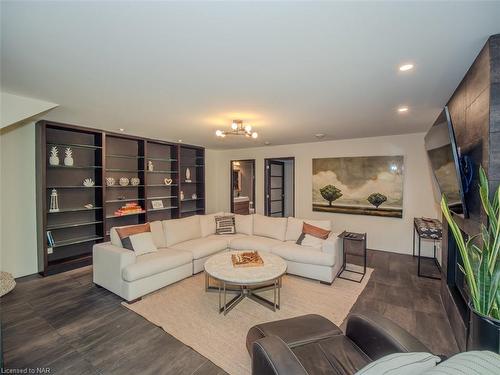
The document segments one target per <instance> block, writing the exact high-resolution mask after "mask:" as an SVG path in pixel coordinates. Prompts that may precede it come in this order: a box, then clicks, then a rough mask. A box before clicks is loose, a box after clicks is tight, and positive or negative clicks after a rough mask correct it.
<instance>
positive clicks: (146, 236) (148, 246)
mask: <svg viewBox="0 0 500 375" xmlns="http://www.w3.org/2000/svg"><path fill="white" fill-rule="evenodd" d="M129 238H130V243H131V245H132V249H134V253H135V255H136V256H140V255H144V254H148V253H152V252H154V251H157V250H158V249H157V248H156V245H155V244H154V242H153V236H152V235H151V232H143V233H137V234H133V235H131V236H130V237H129ZM125 246H126V245H125Z"/></svg>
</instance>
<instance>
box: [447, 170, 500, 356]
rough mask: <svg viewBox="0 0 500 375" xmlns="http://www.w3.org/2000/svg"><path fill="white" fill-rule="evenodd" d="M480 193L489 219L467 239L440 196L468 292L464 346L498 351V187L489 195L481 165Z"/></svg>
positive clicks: (499, 318) (499, 319)
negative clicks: (467, 318)
mask: <svg viewBox="0 0 500 375" xmlns="http://www.w3.org/2000/svg"><path fill="white" fill-rule="evenodd" d="M479 194H480V197H481V203H482V206H483V209H484V211H485V212H486V214H487V216H488V223H487V225H484V224H481V233H479V234H477V235H476V236H472V237H471V238H469V239H468V240H465V239H464V237H463V235H462V232H461V230H460V228H459V227H458V225H457V223H455V221H454V220H453V217H452V215H451V212H450V209H449V208H448V202H447V199H446V196H445V195H443V197H442V199H441V210H442V211H443V214H444V216H445V217H446V220H447V221H448V224H449V227H450V230H451V232H452V233H453V237H454V238H455V241H456V243H457V247H458V249H459V251H460V255H461V257H462V262H463V266H462V265H460V264H459V268H460V270H461V271H462V272H463V273H464V275H465V280H466V282H467V287H468V291H469V296H470V301H469V308H470V321H469V333H468V337H467V350H474V349H481V350H491V351H493V352H496V353H500V288H499V284H500V256H499V254H498V253H499V249H500V209H499V202H500V187H499V188H498V189H497V190H496V192H495V194H494V195H493V197H492V199H490V192H489V187H488V178H487V177H486V173H485V172H484V170H483V168H482V167H481V168H480V169H479ZM477 240H480V241H477ZM476 243H480V246H478V245H477V244H476Z"/></svg>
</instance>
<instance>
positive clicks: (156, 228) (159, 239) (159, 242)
mask: <svg viewBox="0 0 500 375" xmlns="http://www.w3.org/2000/svg"><path fill="white" fill-rule="evenodd" d="M149 228H150V229H151V235H152V236H153V242H154V243H155V245H156V247H157V248H162V247H167V241H166V240H165V233H164V232H163V225H162V223H161V221H160V220H157V221H153V222H151V223H149Z"/></svg>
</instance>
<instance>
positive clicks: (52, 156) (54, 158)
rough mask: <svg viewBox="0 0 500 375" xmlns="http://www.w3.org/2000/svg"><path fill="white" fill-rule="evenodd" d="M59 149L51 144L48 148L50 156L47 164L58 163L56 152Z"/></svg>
mask: <svg viewBox="0 0 500 375" xmlns="http://www.w3.org/2000/svg"><path fill="white" fill-rule="evenodd" d="M58 153H59V151H58V150H57V147H56V146H52V148H51V149H50V157H49V164H50V165H59V156H57V154H58Z"/></svg>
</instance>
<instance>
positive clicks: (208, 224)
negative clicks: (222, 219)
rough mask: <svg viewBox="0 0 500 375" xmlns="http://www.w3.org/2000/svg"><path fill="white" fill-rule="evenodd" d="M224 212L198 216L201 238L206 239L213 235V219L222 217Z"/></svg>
mask: <svg viewBox="0 0 500 375" xmlns="http://www.w3.org/2000/svg"><path fill="white" fill-rule="evenodd" d="M222 215H224V212H217V213H215V214H209V215H200V226H201V236H202V237H207V236H210V235H211V234H215V217H216V216H222Z"/></svg>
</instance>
